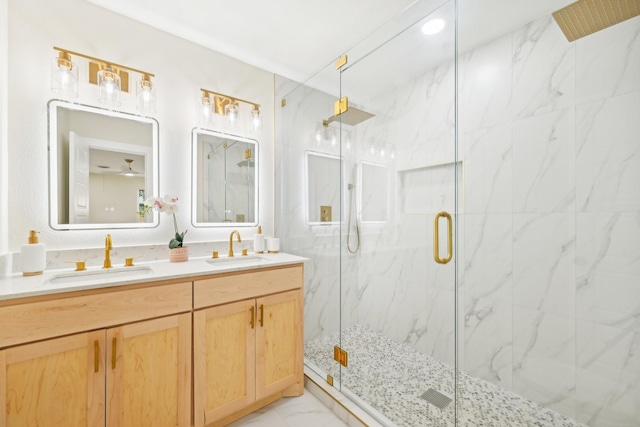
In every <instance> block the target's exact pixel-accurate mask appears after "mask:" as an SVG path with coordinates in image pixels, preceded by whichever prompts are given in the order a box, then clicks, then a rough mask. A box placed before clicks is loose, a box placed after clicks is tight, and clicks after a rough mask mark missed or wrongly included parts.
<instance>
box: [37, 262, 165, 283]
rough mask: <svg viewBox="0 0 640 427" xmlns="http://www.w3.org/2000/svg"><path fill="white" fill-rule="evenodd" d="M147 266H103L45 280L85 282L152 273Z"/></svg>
mask: <svg viewBox="0 0 640 427" xmlns="http://www.w3.org/2000/svg"><path fill="white" fill-rule="evenodd" d="M152 272H153V270H152V269H151V267H149V266H140V267H121V268H105V269H100V270H85V271H74V272H71V273H60V274H56V275H54V276H51V277H50V278H49V279H48V280H47V281H48V282H49V283H53V284H60V283H75V282H85V281H90V280H110V279H122V278H126V277H134V276H141V275H145V274H150V273H152Z"/></svg>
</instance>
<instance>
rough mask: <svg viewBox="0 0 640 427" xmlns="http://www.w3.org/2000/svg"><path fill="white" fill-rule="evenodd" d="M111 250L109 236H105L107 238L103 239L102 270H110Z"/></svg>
mask: <svg viewBox="0 0 640 427" xmlns="http://www.w3.org/2000/svg"><path fill="white" fill-rule="evenodd" d="M111 249H113V245H112V244H111V234H107V237H106V238H105V239H104V263H103V265H102V268H111V267H112V266H111Z"/></svg>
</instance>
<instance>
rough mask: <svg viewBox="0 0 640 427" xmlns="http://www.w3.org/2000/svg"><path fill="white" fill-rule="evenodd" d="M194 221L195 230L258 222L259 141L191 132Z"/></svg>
mask: <svg viewBox="0 0 640 427" xmlns="http://www.w3.org/2000/svg"><path fill="white" fill-rule="evenodd" d="M192 173H193V177H192V193H193V194H192V200H193V206H192V209H191V216H192V219H191V222H192V223H193V225H194V226H195V227H214V226H236V227H237V226H255V225H257V223H258V141H256V140H254V139H249V138H244V137H240V136H236V135H230V134H225V133H221V132H216V131H211V130H206V129H200V128H195V129H193V131H192Z"/></svg>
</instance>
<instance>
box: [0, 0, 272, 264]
mask: <svg viewBox="0 0 640 427" xmlns="http://www.w3.org/2000/svg"><path fill="white" fill-rule="evenodd" d="M5 1H6V0H3V2H2V3H3V4H4V3H5ZM8 6H9V13H8V35H9V49H8V60H9V69H8V77H9V92H8V94H7V93H6V92H3V94H2V95H3V96H2V100H3V102H4V101H7V105H8V116H9V126H8V128H7V131H8V137H7V139H6V141H7V142H8V161H7V164H8V169H7V168H4V167H3V168H2V174H3V176H4V179H3V178H1V177H0V182H1V183H2V185H4V186H8V194H7V197H6V198H5V199H3V203H0V205H2V207H1V208H0V231H2V236H3V237H2V238H1V240H0V249H2V248H3V246H4V247H6V248H7V249H8V250H9V251H13V252H15V251H18V250H19V248H20V245H21V244H23V243H26V238H27V235H28V231H29V230H30V229H36V230H38V231H40V232H41V234H40V237H41V241H43V242H45V243H46V244H47V249H48V250H52V249H69V248H91V247H93V248H99V247H101V246H102V245H103V242H104V236H105V234H106V231H105V230H99V231H66V232H56V231H54V230H52V229H51V228H50V227H49V226H48V219H47V218H48V216H47V208H48V206H47V198H48V194H47V193H48V192H47V173H48V172H47V108H46V106H47V101H48V100H49V99H52V98H54V94H53V93H52V92H51V90H50V62H51V60H52V58H53V57H54V56H55V55H56V52H55V51H54V50H53V46H59V47H62V48H65V49H69V50H72V51H77V52H81V53H84V54H87V55H91V56H95V57H98V58H102V59H106V60H109V61H113V62H115V63H120V64H123V65H127V66H130V67H132V68H137V69H143V70H146V71H149V72H151V73H154V74H155V75H156V77H155V78H153V82H154V84H156V85H157V88H158V96H157V104H158V107H157V113H155V114H153V117H155V118H156V119H157V120H158V122H159V124H160V159H159V162H160V193H161V194H160V195H161V196H162V195H164V194H166V193H169V194H173V195H176V196H178V197H179V198H180V205H179V208H180V210H179V212H178V223H179V227H180V228H181V229H186V228H188V229H189V233H188V235H187V240H186V241H187V242H192V243H193V242H211V241H222V240H225V239H227V238H228V236H229V232H230V230H229V229H226V228H200V229H196V228H194V227H193V226H191V224H190V222H191V221H190V217H191V215H190V205H191V197H190V191H191V164H190V163H191V158H190V153H191V130H192V129H193V128H194V127H196V126H198V122H199V120H198V119H199V116H198V110H197V99H198V98H199V96H200V88H207V89H211V90H214V91H217V92H221V93H226V94H229V95H231V96H237V97H238V98H242V99H248V100H251V101H254V102H256V103H259V104H260V105H261V106H262V111H263V117H264V126H263V134H262V137H260V138H258V139H259V143H260V161H261V162H262V163H261V165H260V166H261V167H260V173H261V175H260V223H261V224H262V226H263V229H264V232H265V233H266V234H271V233H272V230H273V74H271V73H268V72H266V71H264V70H260V69H257V68H255V67H253V66H249V65H247V64H244V63H241V62H239V61H237V60H234V59H232V58H229V57H226V56H223V55H221V54H218V53H216V52H213V51H211V50H209V49H206V48H203V47H200V46H198V45H195V44H193V43H191V42H187V41H185V40H183V39H181V38H178V37H175V36H172V35H169V34H167V33H164V32H161V31H158V30H156V29H154V28H152V27H149V26H146V25H143V24H140V23H138V22H136V21H133V20H130V19H128V18H125V17H123V16H120V15H117V14H115V13H112V12H110V11H107V10H105V9H102V8H100V7H98V6H96V5H94V4H91V3H88V2H85V1H82V0H61V1H56V2H50V1H47V0H33V1H28V2H25V1H21V0H9V1H8ZM0 10H1V9H0ZM3 17H4V14H3V13H0V18H3ZM2 28H3V31H4V28H7V27H6V26H5V25H2ZM2 40H3V38H1V37H0V42H2ZM0 51H1V52H2V54H1V55H2V57H3V56H4V55H5V52H6V50H5V49H0ZM0 59H1V57H0ZM75 60H76V62H78V63H79V64H80V81H81V83H80V86H79V92H80V97H79V98H77V99H76V100H75V101H76V102H80V103H84V104H91V105H99V104H98V103H97V101H96V97H97V87H96V86H93V85H89V84H88V83H87V77H86V73H87V65H86V62H85V60H83V59H81V58H75ZM3 63H4V61H0V76H4V73H3V72H2V67H1V65H2V64H3ZM138 77H139V76H134V77H133V80H134V82H135V80H137V78H138ZM0 83H2V80H1V79H0ZM122 101H123V104H122V106H121V110H122V111H126V112H131V113H136V110H135V97H134V95H132V94H123V96H122ZM2 112H3V110H0V113H2ZM0 117H1V116H0ZM2 123H3V122H2V121H0V126H2V127H1V128H0V130H2V131H4V130H5V126H4V125H3V124H2ZM0 147H1V146H0ZM0 160H4V156H2V151H0ZM5 174H6V175H5ZM0 188H2V187H1V186H0ZM0 195H2V193H1V192H0ZM5 200H6V201H7V202H8V203H4V201H5ZM7 206H8V208H7ZM5 210H6V211H5ZM5 223H7V226H6V228H7V230H6V231H7V233H5V229H4V228H5V227H3V224H5ZM110 232H111V234H112V238H113V242H114V246H118V245H124V246H131V245H153V244H162V245H165V244H166V242H168V241H169V239H170V237H172V235H173V223H172V221H171V219H170V217H168V216H161V223H160V226H159V227H158V228H156V229H152V230H149V229H140V230H111V231H110ZM254 232H255V228H247V229H240V233H241V234H242V235H243V237H244V238H248V239H250V238H251V237H252V236H253V233H254Z"/></svg>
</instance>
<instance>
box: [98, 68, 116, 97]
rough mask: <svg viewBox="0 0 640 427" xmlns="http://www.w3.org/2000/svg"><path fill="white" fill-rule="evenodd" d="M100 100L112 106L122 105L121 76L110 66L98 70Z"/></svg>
mask: <svg viewBox="0 0 640 427" xmlns="http://www.w3.org/2000/svg"><path fill="white" fill-rule="evenodd" d="M98 87H99V89H100V93H99V95H98V102H101V103H102V104H106V105H109V106H112V107H118V106H120V76H119V75H118V73H116V72H115V71H113V70H112V69H111V68H110V67H107V68H105V69H104V70H100V71H98Z"/></svg>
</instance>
